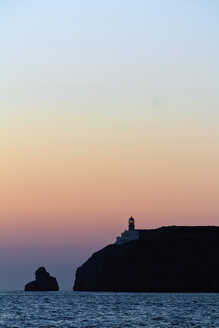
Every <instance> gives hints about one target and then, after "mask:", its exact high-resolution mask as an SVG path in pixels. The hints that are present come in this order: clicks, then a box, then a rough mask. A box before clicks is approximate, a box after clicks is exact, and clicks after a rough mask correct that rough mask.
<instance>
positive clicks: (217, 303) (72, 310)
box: [0, 291, 219, 328]
mask: <svg viewBox="0 0 219 328" xmlns="http://www.w3.org/2000/svg"><path fill="white" fill-rule="evenodd" d="M5 327H7V328H32V327H33V328H35V327H37V328H62V327H63V328H70V327H71V328H73V327H74V328H82V327H83V328H85V327H86V328H88V327H89V328H90V327H95V328H99V327H101V328H107V327H109V328H117V327H118V328H125V327H136V328H138V327H149V328H150V327H151V328H155V327H177V328H183V327H197V328H198V327H201V328H205V327H217V328H219V293H218V294H214V293H213V294H208V293H203V294H202V293H110V292H109V293H105V292H98V293H95V292H73V291H59V292H22V291H10V292H0V328H5Z"/></svg>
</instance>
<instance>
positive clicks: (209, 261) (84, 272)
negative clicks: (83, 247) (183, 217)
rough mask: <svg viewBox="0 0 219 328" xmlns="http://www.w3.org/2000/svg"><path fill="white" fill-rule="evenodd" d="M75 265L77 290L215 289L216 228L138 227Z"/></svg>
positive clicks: (218, 281) (218, 284)
mask: <svg viewBox="0 0 219 328" xmlns="http://www.w3.org/2000/svg"><path fill="white" fill-rule="evenodd" d="M138 231H139V239H138V240H133V241H129V242H125V243H122V244H119V245H118V244H113V245H109V246H106V247H105V248H103V249H102V250H100V251H98V252H96V253H94V254H93V255H92V256H91V257H90V258H89V259H88V260H87V261H86V262H85V263H84V264H83V265H82V266H81V267H79V268H78V269H77V272H76V278H75V283H74V287H73V289H74V290H75V291H114V292H219V227H215V226H200V227H198V226H197V227H177V226H171V227H162V228H158V229H153V230H138Z"/></svg>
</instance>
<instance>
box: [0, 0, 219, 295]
mask: <svg viewBox="0 0 219 328" xmlns="http://www.w3.org/2000/svg"><path fill="white" fill-rule="evenodd" d="M218 14H219V2H218V1H217V0H210V1H207V0H205V1H204V0H184V1H175V0H165V1H163V0H153V1H151V0H150V1H149V0H136V1H130V0H111V1H102V0H92V1H91V0H84V1H76V0H62V1H61V0H31V1H29V0H20V1H16V0H7V1H6V0H5V1H1V3H0V44H1V52H0V95H1V96H0V141H1V142H0V145H1V154H0V159H1V160H0V162H1V170H0V181H1V184H0V200H1V201H0V263H1V270H0V289H23V288H24V284H25V283H27V282H29V281H31V280H33V279H34V272H35V270H36V269H37V268H38V267H39V266H42V265H44V266H46V268H47V270H48V271H49V272H50V273H51V274H52V275H54V276H56V278H57V279H58V282H59V285H60V288H61V289H71V288H72V286H73V283H74V274H75V270H76V268H77V267H78V266H80V265H81V264H82V263H83V262H84V261H85V260H86V259H87V258H88V257H89V256H91V254H92V253H93V252H94V251H97V250H99V249H101V248H102V247H104V246H106V245H107V244H111V243H114V242H115V239H116V236H117V235H119V234H120V233H121V232H122V231H124V230H125V229H126V228H127V223H128V218H129V217H130V216H131V215H132V216H134V218H135V219H136V228H141V229H147V228H156V227H160V226H163V225H165V226H168V225H219V202H218V195H219V170H218V167H219V94H218V85H219V61H218V58H219V20H218Z"/></svg>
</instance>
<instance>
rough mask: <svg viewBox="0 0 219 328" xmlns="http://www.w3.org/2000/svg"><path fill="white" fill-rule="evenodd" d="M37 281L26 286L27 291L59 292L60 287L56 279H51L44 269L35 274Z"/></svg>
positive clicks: (41, 268)
mask: <svg viewBox="0 0 219 328" xmlns="http://www.w3.org/2000/svg"><path fill="white" fill-rule="evenodd" d="M35 276H36V280H34V281H31V282H29V283H28V284H26V285H25V291H57V290H59V286H58V283H57V280H56V278H54V277H51V276H50V274H49V273H48V272H47V271H46V269H45V268H44V267H40V268H39V269H38V270H36V272H35Z"/></svg>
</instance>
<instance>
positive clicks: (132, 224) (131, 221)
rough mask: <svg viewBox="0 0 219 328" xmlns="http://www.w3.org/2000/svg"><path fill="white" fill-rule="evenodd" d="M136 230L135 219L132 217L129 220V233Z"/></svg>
mask: <svg viewBox="0 0 219 328" xmlns="http://www.w3.org/2000/svg"><path fill="white" fill-rule="evenodd" d="M131 230H135V219H134V218H133V217H132V216H131V217H130V218H129V231H131Z"/></svg>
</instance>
